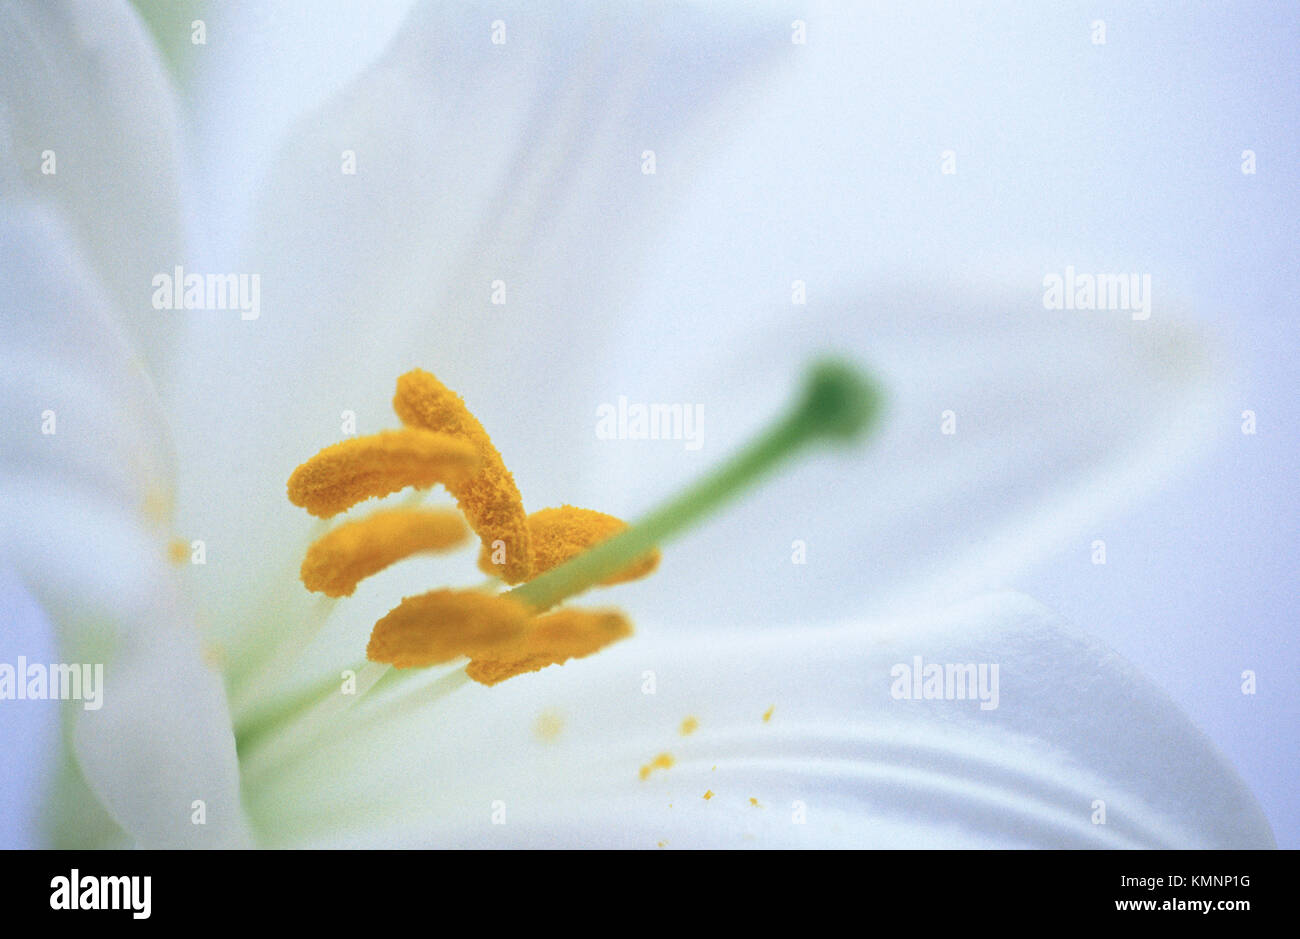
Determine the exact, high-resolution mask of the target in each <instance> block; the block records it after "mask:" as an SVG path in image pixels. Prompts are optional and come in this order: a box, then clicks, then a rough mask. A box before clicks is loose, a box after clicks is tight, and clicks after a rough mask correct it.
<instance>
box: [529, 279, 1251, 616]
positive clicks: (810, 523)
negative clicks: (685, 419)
mask: <svg viewBox="0 0 1300 939" xmlns="http://www.w3.org/2000/svg"><path fill="white" fill-rule="evenodd" d="M791 310H796V311H798V312H791ZM637 323H639V324H640V328H644V327H645V325H646V324H645V320H644V319H639V320H636V321H634V322H633V323H632V324H630V325H628V327H627V328H628V330H629V332H630V333H631V332H633V331H635V330H636V329H638V325H637ZM678 326H680V330H679V329H678V328H677V327H678ZM663 331H664V334H665V335H672V336H675V337H677V338H676V339H675V340H674V344H673V347H672V348H671V349H670V350H667V351H663V352H656V353H655V354H652V355H647V356H646V357H644V358H643V359H637V358H634V357H630V356H629V357H624V358H622V359H620V360H619V362H618V367H615V366H614V365H612V364H611V366H610V367H608V368H607V369H606V370H605V373H604V375H603V376H602V378H601V379H600V380H599V382H598V381H597V380H596V379H595V378H592V379H589V380H588V387H589V388H590V389H591V390H590V392H589V394H590V395H591V397H590V405H589V407H588V408H587V414H588V415H589V419H588V420H587V422H586V423H585V424H584V423H583V422H582V421H580V420H577V419H574V416H573V415H566V417H567V418H568V420H567V421H564V422H557V424H562V425H563V427H564V428H565V429H563V430H561V431H560V433H559V436H558V437H557V439H556V441H555V444H554V445H555V447H556V448H557V449H560V450H562V451H564V452H568V453H571V454H576V455H577V456H578V463H579V464H580V465H582V466H583V467H585V468H586V471H585V473H584V474H583V477H582V479H581V480H576V479H575V480H571V481H570V483H569V486H570V491H571V492H572V495H571V496H570V498H573V499H575V500H586V502H584V503H583V504H593V505H607V504H609V502H610V500H615V499H618V498H620V496H621V495H622V494H624V493H626V492H628V491H629V490H632V491H634V492H644V491H645V489H646V487H645V485H644V484H639V481H640V480H645V479H655V480H657V483H656V491H662V492H671V491H674V489H675V488H676V487H677V486H679V485H681V484H682V482H683V481H685V480H686V479H689V478H692V477H693V476H694V475H695V474H697V473H698V472H700V469H701V468H702V467H705V466H708V465H709V464H711V463H713V462H714V461H716V460H717V459H718V458H719V457H720V456H721V455H723V454H725V453H727V452H729V450H730V449H732V448H733V447H735V446H737V445H738V444H739V443H740V442H742V441H743V440H744V439H746V438H747V437H748V436H749V435H750V434H752V433H753V432H754V430H755V429H756V428H757V427H759V426H760V425H761V424H762V422H764V421H765V420H767V419H768V418H769V415H771V414H773V413H774V412H775V411H776V410H777V409H778V408H779V407H780V406H781V402H782V401H783V400H784V399H786V398H787V397H788V396H789V395H790V394H791V387H792V384H793V380H794V378H795V372H796V368H795V364H794V363H797V362H801V361H806V360H807V359H808V358H809V357H811V356H813V355H816V354H817V353H819V352H827V351H829V352H833V353H835V354H838V355H842V356H846V357H849V358H852V359H854V360H856V361H859V362H861V363H863V365H864V367H866V368H867V369H868V370H870V371H871V372H873V373H874V374H875V375H877V376H878V377H879V379H880V381H881V383H882V384H883V386H884V390H885V394H886V397H887V402H886V408H885V413H884V415H883V418H882V420H881V424H880V428H879V431H878V432H877V433H876V435H875V436H874V437H873V438H872V439H871V440H870V441H869V442H868V444H867V445H866V446H864V447H862V448H861V449H857V450H853V451H850V452H848V453H846V454H844V455H835V454H827V455H825V456H822V457H818V458H816V459H815V460H814V461H811V463H810V464H809V465H802V466H800V467H797V468H796V469H794V470H793V471H792V472H790V473H787V474H785V475H783V476H782V477H781V478H779V479H777V480H775V481H773V482H771V483H770V484H769V485H767V486H765V487H763V488H761V489H758V490H757V491H756V492H755V493H754V494H753V495H752V496H751V497H750V498H748V499H746V500H745V501H744V503H743V504H740V505H738V506H737V507H736V509H735V510H734V511H732V512H730V513H729V514H728V516H727V517H726V518H725V519H722V520H719V521H718V522H717V523H716V524H713V525H710V526H707V527H706V528H705V529H703V530H701V531H700V532H698V533H695V534H694V535H693V536H691V537H688V538H687V539H684V540H683V541H682V542H681V543H680V544H678V545H675V546H674V549H673V551H672V552H669V553H668V554H667V555H666V556H665V558H664V564H663V567H662V569H661V574H660V576H671V577H674V578H677V579H681V580H685V581H689V580H691V579H693V578H697V577H699V576H701V575H700V574H699V573H697V572H707V574H706V576H707V577H708V578H709V581H710V583H711V584H712V585H713V588H712V589H715V590H716V591H717V595H718V600H717V603H718V605H717V607H716V609H715V610H712V611H711V613H716V616H717V617H718V618H719V619H720V620H721V621H723V622H736V623H745V624H753V623H763V622H773V623H776V624H780V623H784V622H788V621H789V619H790V617H801V618H804V619H805V621H808V620H813V621H816V620H822V621H824V620H825V619H826V618H828V617H835V618H843V617H847V616H855V615H860V614H862V613H864V612H868V613H870V612H879V611H888V610H896V609H916V608H917V607H918V606H920V605H924V604H943V603H947V602H953V601H955V600H956V599H959V598H961V597H963V596H968V595H971V594H973V593H977V592H982V591H985V590H991V589H1001V588H1005V587H1007V586H1014V579H1013V578H1014V576H1015V575H1016V574H1017V573H1019V572H1021V571H1023V570H1024V569H1025V567H1026V565H1028V564H1030V563H1032V562H1034V561H1036V560H1041V559H1043V558H1044V557H1046V556H1047V555H1048V553H1049V552H1050V551H1052V550H1056V549H1059V548H1061V547H1062V546H1069V547H1070V548H1071V550H1073V551H1075V552H1076V553H1077V554H1078V556H1079V558H1080V564H1081V565H1087V564H1088V559H1089V551H1090V545H1091V542H1092V540H1093V539H1094V538H1104V533H1105V529H1104V527H1102V526H1103V524H1104V522H1105V521H1106V519H1107V518H1108V517H1109V515H1110V514H1111V513H1113V512H1115V511H1116V510H1117V509H1119V508H1121V507H1123V506H1125V505H1126V504H1127V503H1129V502H1130V501H1131V500H1133V499H1135V498H1137V497H1139V496H1141V495H1143V494H1144V493H1149V492H1150V491H1152V490H1153V489H1154V488H1156V487H1158V486H1159V485H1160V484H1162V483H1163V482H1164V481H1166V480H1168V479H1169V478H1171V477H1172V476H1173V475H1174V474H1175V473H1176V472H1177V470H1178V468H1179V467H1181V466H1183V465H1186V464H1188V463H1189V462H1190V461H1191V460H1192V458H1193V457H1194V456H1195V455H1196V454H1197V453H1198V452H1199V451H1201V450H1202V449H1204V448H1205V447H1206V446H1207V445H1208V444H1209V443H1211V442H1212V441H1213V440H1214V439H1215V437H1216V436H1217V434H1219V433H1220V432H1221V428H1223V427H1225V426H1230V423H1229V421H1228V415H1227V411H1226V410H1225V409H1224V408H1223V407H1222V398H1223V394H1224V391H1223V387H1224V369H1223V366H1222V363H1221V362H1219V361H1218V356H1217V354H1216V349H1215V347H1214V344H1213V343H1212V341H1211V340H1210V339H1209V337H1208V336H1207V335H1206V334H1205V333H1204V331H1203V330H1201V329H1199V328H1198V327H1196V326H1194V325H1193V324H1192V323H1191V322H1189V321H1188V320H1185V319H1180V318H1177V317H1175V316H1173V315H1172V314H1170V315H1153V316H1152V318H1151V319H1149V320H1145V321H1134V320H1133V319H1132V318H1131V317H1130V315H1129V314H1128V313H1113V312H1105V311H1050V310H1045V309H1043V306H1042V298H1041V291H1040V290H1037V289H1035V286H1034V285H1029V286H1028V287H1027V288H1026V289H1022V290H1018V291H1013V290H1011V289H1008V288H1005V287H999V286H994V285H988V284H982V285H981V284H976V285H962V286H949V287H945V286H942V281H941V280H938V279H933V278H932V279H930V280H929V281H919V280H918V281H914V282H910V283H909V282H902V283H901V284H897V285H891V286H881V287H878V288H871V289H863V290H861V291H859V292H856V293H855V292H852V291H850V292H847V293H844V294H841V296H840V297H839V298H837V299H833V300H822V301H819V303H818V305H817V307H816V309H815V310H812V308H809V312H804V311H803V308H798V307H787V308H783V309H782V308H767V309H761V310H759V311H758V312H757V313H756V315H755V316H753V317H751V318H750V319H749V320H748V321H747V322H745V323H744V325H743V327H737V328H736V329H735V330H733V331H732V332H731V333H730V336H729V338H728V337H719V338H717V339H716V340H715V343H716V345H717V346H718V347H720V348H722V349H725V350H727V351H726V352H725V353H722V354H718V353H716V352H715V351H714V348H713V346H712V345H711V344H708V343H705V342H703V341H696V342H695V343H694V346H695V348H696V350H697V351H693V352H690V353H688V352H687V350H686V348H685V347H686V346H689V345H691V344H692V342H691V335H692V334H691V328H690V327H689V325H687V324H686V323H685V322H682V323H680V324H678V323H676V322H669V323H667V324H664V327H663ZM670 361H671V363H672V367H671V369H670V368H669V364H668V363H669V362H670ZM668 376H673V377H668ZM677 376H683V377H677ZM620 394H623V395H627V396H628V397H629V399H630V400H631V401H649V402H683V403H691V404H693V403H699V404H701V405H702V406H703V414H704V421H703V431H704V434H703V446H702V447H701V448H700V449H699V450H696V451H689V450H686V449H685V448H684V445H683V443H682V442H681V441H652V440H640V441H638V440H631V441H627V440H622V441H619V440H615V441H610V440H598V439H596V436H595V433H594V428H595V411H596V407H597V406H598V405H599V404H600V403H601V402H602V401H609V402H613V401H616V400H617V396H618V395H620ZM947 411H951V412H952V413H953V419H954V421H955V433H953V434H945V433H943V432H942V430H943V426H942V425H943V420H944V413H945V412H947ZM623 497H624V498H626V496H623ZM644 498H645V497H643V499H644ZM643 507H647V506H646V505H645V504H644V503H639V504H638V506H637V508H638V509H640V508H643ZM756 532H759V533H762V534H760V535H758V536H757V537H756V536H755V534H754V533H756ZM795 541H803V542H805V544H806V563H804V564H795V563H792V546H793V544H794V542H795ZM742 546H743V550H742V549H741V548H742ZM625 596H626V597H627V600H626V601H625V602H626V603H627V604H629V605H630V606H632V607H633V608H636V609H639V610H643V611H645V614H648V615H651V616H654V617H655V618H657V619H660V620H663V621H665V622H677V623H682V624H687V623H690V622H692V621H693V618H694V616H693V615H694V614H695V613H696V611H697V609H698V607H697V606H696V605H697V604H698V602H699V595H698V593H697V592H696V591H678V592H665V591H661V590H656V589H655V586H654V585H653V584H651V583H649V582H645V583H641V584H634V585H630V586H629V587H628V588H627V592H626V594H625ZM645 614H643V615H645Z"/></svg>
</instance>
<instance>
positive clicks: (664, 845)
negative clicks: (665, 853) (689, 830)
mask: <svg viewBox="0 0 1300 939" xmlns="http://www.w3.org/2000/svg"><path fill="white" fill-rule="evenodd" d="M659 847H661V848H666V847H668V842H667V841H661V842H659Z"/></svg>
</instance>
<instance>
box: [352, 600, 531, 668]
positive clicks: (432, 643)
mask: <svg viewBox="0 0 1300 939" xmlns="http://www.w3.org/2000/svg"><path fill="white" fill-rule="evenodd" d="M527 622H528V610H527V608H525V607H524V606H523V604H521V603H519V602H518V601H516V600H511V599H510V598H509V597H506V596H504V595H495V596H494V595H492V594H486V593H479V592H478V591H476V590H432V591H430V592H429V593H423V594H419V595H418V596H414V597H406V598H405V599H403V600H402V602H401V604H399V605H398V606H397V607H396V608H394V609H393V610H391V611H389V613H388V614H387V615H386V616H384V617H383V618H382V619H380V620H379V622H377V623H375V628H374V631H373V632H372V633H371V634H370V644H369V645H368V646H366V658H368V659H370V660H371V661H372V662H387V663H389V664H390V665H393V666H394V667H396V668H412V667H422V666H427V665H437V664H439V663H442V662H449V661H451V660H452V659H455V658H459V657H461V656H470V657H474V656H478V655H487V654H490V653H493V652H495V651H496V650H498V649H500V648H502V647H503V646H507V645H509V643H510V642H511V641H512V640H514V639H516V638H518V637H519V636H520V635H521V634H522V633H523V630H524V626H525V624H526V623H527Z"/></svg>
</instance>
